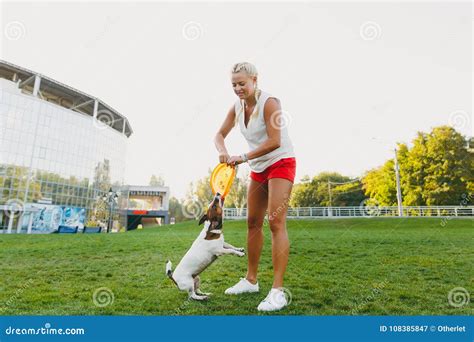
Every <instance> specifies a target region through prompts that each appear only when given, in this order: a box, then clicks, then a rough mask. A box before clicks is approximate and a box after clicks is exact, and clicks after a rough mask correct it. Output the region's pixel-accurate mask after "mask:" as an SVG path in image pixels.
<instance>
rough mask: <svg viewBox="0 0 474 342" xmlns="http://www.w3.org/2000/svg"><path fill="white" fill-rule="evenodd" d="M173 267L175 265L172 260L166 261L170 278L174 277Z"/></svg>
mask: <svg viewBox="0 0 474 342" xmlns="http://www.w3.org/2000/svg"><path fill="white" fill-rule="evenodd" d="M172 267H173V264H172V263H171V261H170V260H168V261H167V262H166V275H167V276H168V277H169V278H171V279H173V278H172V277H173V269H172Z"/></svg>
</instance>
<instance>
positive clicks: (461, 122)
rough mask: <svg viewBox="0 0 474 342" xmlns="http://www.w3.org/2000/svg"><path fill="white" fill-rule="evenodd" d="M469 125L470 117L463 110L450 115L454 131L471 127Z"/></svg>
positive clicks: (450, 122) (450, 123)
mask: <svg viewBox="0 0 474 342" xmlns="http://www.w3.org/2000/svg"><path fill="white" fill-rule="evenodd" d="M469 123H470V118H469V115H468V114H467V112H465V111H463V110H455V111H454V112H451V113H450V114H449V125H450V126H451V127H453V128H454V129H457V130H460V129H463V128H466V127H469Z"/></svg>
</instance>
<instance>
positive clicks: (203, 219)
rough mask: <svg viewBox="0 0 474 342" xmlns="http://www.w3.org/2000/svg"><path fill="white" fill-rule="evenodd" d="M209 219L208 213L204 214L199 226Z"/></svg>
mask: <svg viewBox="0 0 474 342" xmlns="http://www.w3.org/2000/svg"><path fill="white" fill-rule="evenodd" d="M206 220H207V214H204V215H202V217H201V219H200V220H199V223H198V226H200V225H201V224H203V223H204V221H206Z"/></svg>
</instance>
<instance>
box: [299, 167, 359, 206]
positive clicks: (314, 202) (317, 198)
mask: <svg viewBox="0 0 474 342" xmlns="http://www.w3.org/2000/svg"><path fill="white" fill-rule="evenodd" d="M364 198H365V196H364V193H363V190H362V184H361V182H360V181H359V180H357V179H351V178H350V177H347V176H343V175H341V174H339V173H337V172H321V173H319V174H318V175H316V176H315V177H313V178H312V179H310V178H309V176H304V177H303V178H302V179H301V183H297V184H295V186H294V187H293V193H292V196H291V199H290V206H292V207H319V206H330V205H331V206H356V205H359V204H360V202H361V201H362V200H363V199H364Z"/></svg>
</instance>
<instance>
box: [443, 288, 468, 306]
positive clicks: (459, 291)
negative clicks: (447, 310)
mask: <svg viewBox="0 0 474 342" xmlns="http://www.w3.org/2000/svg"><path fill="white" fill-rule="evenodd" d="M470 300H471V297H470V295H469V292H468V291H467V290H466V289H465V288H464V287H455V288H453V289H451V291H449V293H448V303H449V305H451V306H453V307H455V308H460V307H462V306H464V305H468V304H469V301H470Z"/></svg>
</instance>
